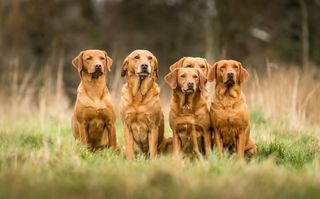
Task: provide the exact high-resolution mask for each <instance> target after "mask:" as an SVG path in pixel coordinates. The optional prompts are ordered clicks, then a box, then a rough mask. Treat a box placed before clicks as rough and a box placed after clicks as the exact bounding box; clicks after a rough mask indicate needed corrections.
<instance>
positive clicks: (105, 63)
mask: <svg viewBox="0 0 320 199" xmlns="http://www.w3.org/2000/svg"><path fill="white" fill-rule="evenodd" d="M72 64H73V65H74V66H75V67H76V68H77V69H78V71H79V73H80V74H81V72H82V71H84V72H85V73H87V74H89V75H91V77H92V78H98V77H99V76H101V75H104V74H105V73H106V71H107V70H108V71H110V70H111V65H112V59H111V58H110V57H109V56H108V55H107V52H106V51H103V50H84V51H81V52H80V53H79V55H78V56H77V57H75V58H74V59H73V60H72Z"/></svg>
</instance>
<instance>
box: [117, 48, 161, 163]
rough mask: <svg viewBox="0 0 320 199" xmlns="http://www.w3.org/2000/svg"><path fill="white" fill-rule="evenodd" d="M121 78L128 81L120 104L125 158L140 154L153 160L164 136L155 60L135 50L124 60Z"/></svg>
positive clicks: (147, 54) (146, 52)
mask: <svg viewBox="0 0 320 199" xmlns="http://www.w3.org/2000/svg"><path fill="white" fill-rule="evenodd" d="M121 76H122V77H125V79H126V80H127V83H126V84H125V85H124V87H123V88H122V91H121V95H122V96H121V104H120V115H121V121H122V124H123V130H124V140H125V150H126V151H125V152H126V155H127V157H128V158H129V159H132V158H133V157H134V155H135V154H138V153H142V154H149V155H150V157H151V158H154V157H155V156H156V155H157V152H158V146H159V144H160V143H161V142H162V139H163V134H164V120H163V113H162V110H161V105H160V96H159V94H160V88H159V86H158V85H157V83H156V82H155V81H156V79H157V77H158V61H157V59H156V57H155V56H154V55H153V54H152V53H151V52H149V51H147V50H135V51H133V52H132V53H131V54H129V55H128V56H127V57H126V59H125V60H124V62H123V64H122V68H121Z"/></svg>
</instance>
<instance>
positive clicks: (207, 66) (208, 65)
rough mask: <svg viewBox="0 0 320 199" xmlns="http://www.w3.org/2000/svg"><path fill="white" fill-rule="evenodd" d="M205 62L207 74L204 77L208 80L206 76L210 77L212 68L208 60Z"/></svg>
mask: <svg viewBox="0 0 320 199" xmlns="http://www.w3.org/2000/svg"><path fill="white" fill-rule="evenodd" d="M204 62H205V63H206V72H205V73H204V75H205V78H207V77H206V76H207V75H208V73H209V70H210V68H212V67H211V65H210V64H209V63H208V61H207V60H206V59H204Z"/></svg>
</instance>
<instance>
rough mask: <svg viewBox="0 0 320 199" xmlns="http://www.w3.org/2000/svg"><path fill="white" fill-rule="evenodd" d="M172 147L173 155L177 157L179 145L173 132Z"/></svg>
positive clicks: (176, 135) (177, 137)
mask: <svg viewBox="0 0 320 199" xmlns="http://www.w3.org/2000/svg"><path fill="white" fill-rule="evenodd" d="M172 140H173V141H172V147H173V154H174V155H178V154H179V153H180V148H181V143H180V140H179V136H178V134H177V133H176V132H175V130H173V138H172Z"/></svg>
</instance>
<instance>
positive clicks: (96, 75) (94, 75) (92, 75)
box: [90, 69, 103, 79]
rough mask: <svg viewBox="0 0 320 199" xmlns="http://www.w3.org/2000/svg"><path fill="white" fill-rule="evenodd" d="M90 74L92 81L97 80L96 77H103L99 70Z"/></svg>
mask: <svg viewBox="0 0 320 199" xmlns="http://www.w3.org/2000/svg"><path fill="white" fill-rule="evenodd" d="M90 74H91V77H92V78H93V79H97V78H98V77H100V76H101V75H103V72H102V71H101V70H100V69H99V70H96V71H94V72H93V73H90Z"/></svg>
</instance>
